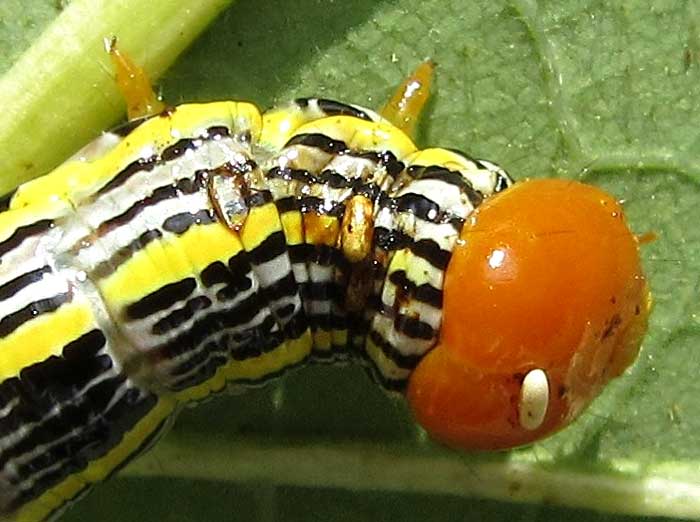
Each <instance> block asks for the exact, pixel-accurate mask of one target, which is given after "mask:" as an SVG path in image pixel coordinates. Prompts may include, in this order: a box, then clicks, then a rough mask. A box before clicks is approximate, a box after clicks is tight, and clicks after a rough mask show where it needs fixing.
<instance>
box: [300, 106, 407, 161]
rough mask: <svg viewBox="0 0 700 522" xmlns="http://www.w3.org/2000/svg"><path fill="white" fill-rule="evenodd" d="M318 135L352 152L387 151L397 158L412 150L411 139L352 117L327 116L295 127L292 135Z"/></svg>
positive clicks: (385, 125) (386, 126) (390, 127)
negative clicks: (331, 139)
mask: <svg viewBox="0 0 700 522" xmlns="http://www.w3.org/2000/svg"><path fill="white" fill-rule="evenodd" d="M305 133H321V134H324V135H326V136H328V137H330V138H333V139H336V140H340V141H344V142H345V144H346V145H347V146H348V147H350V148H351V149H355V150H374V151H384V150H389V151H391V152H393V153H394V155H396V156H397V157H398V158H399V159H400V158H404V157H406V156H407V155H408V154H411V153H412V152H414V151H415V150H416V146H415V145H414V143H413V142H412V141H411V139H410V138H409V137H408V136H406V134H404V133H403V132H402V131H400V130H399V129H397V128H396V127H394V126H393V125H391V124H390V123H387V122H372V121H365V120H358V119H357V118H354V117H352V116H329V117H327V118H321V119H320V120H315V121H313V122H311V123H307V124H305V125H302V126H301V127H299V128H298V129H297V130H296V132H295V133H294V134H305Z"/></svg>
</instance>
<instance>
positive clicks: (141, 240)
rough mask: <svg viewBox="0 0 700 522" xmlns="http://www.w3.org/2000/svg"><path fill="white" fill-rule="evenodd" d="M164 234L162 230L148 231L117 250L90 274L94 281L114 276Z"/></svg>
mask: <svg viewBox="0 0 700 522" xmlns="http://www.w3.org/2000/svg"><path fill="white" fill-rule="evenodd" d="M162 237H163V234H162V232H161V231H160V230H146V232H144V233H142V234H141V235H140V236H139V237H137V238H136V239H134V240H133V241H131V243H129V244H128V245H126V246H124V247H122V248H120V249H119V250H117V251H116V252H115V253H114V254H112V256H111V257H110V258H109V259H107V260H105V261H102V262H101V263H100V264H98V265H97V266H96V267H95V269H94V270H93V271H92V272H91V273H90V276H91V278H92V279H93V280H97V279H103V278H105V277H107V276H109V275H111V274H113V273H114V272H115V271H116V270H117V268H119V267H120V266H121V265H123V264H124V263H126V262H127V261H128V260H129V259H131V257H132V256H133V255H134V254H135V253H136V252H138V251H139V250H141V249H143V248H146V245H148V244H149V243H150V242H151V241H155V240H156V239H160V238H162Z"/></svg>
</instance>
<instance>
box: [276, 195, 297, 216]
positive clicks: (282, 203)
mask: <svg viewBox="0 0 700 522" xmlns="http://www.w3.org/2000/svg"><path fill="white" fill-rule="evenodd" d="M275 206H276V207H277V212H279V213H280V214H284V213H285V212H294V211H299V210H300V209H299V200H298V199H297V198H296V196H289V197H285V198H281V199H278V200H277V201H275Z"/></svg>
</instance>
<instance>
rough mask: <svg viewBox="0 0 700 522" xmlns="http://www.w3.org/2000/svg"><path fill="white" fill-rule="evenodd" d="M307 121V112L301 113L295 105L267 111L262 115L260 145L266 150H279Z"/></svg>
mask: <svg viewBox="0 0 700 522" xmlns="http://www.w3.org/2000/svg"><path fill="white" fill-rule="evenodd" d="M309 119H310V118H309V114H308V112H305V111H303V110H302V109H301V108H300V107H299V106H297V105H296V104H292V105H289V106H287V107H282V108H281V109H275V110H271V111H267V112H266V113H265V114H263V120H262V121H263V125H262V131H261V133H260V145H261V146H262V147H265V148H267V149H268V150H279V149H281V148H282V147H284V144H285V143H287V141H289V138H291V137H292V134H294V131H295V130H296V129H297V128H298V127H299V126H300V125H303V124H304V123H306V122H307V121H309ZM311 119H312V118H311Z"/></svg>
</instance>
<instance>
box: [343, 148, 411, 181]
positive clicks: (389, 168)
mask: <svg viewBox="0 0 700 522" xmlns="http://www.w3.org/2000/svg"><path fill="white" fill-rule="evenodd" d="M348 154H349V155H351V156H353V157H355V158H362V159H368V160H371V161H374V162H375V163H377V165H380V166H382V167H384V168H385V169H386V172H387V174H389V176H391V177H392V178H395V177H396V176H398V175H399V174H400V173H401V172H402V171H403V169H404V167H405V165H404V164H403V162H401V161H399V160H398V158H397V157H396V155H395V154H394V153H393V152H391V151H389V150H382V151H350V152H348Z"/></svg>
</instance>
